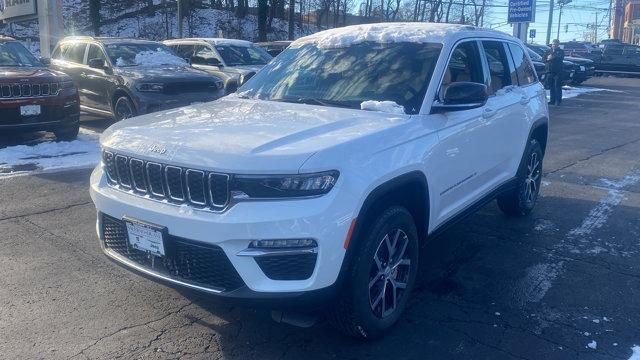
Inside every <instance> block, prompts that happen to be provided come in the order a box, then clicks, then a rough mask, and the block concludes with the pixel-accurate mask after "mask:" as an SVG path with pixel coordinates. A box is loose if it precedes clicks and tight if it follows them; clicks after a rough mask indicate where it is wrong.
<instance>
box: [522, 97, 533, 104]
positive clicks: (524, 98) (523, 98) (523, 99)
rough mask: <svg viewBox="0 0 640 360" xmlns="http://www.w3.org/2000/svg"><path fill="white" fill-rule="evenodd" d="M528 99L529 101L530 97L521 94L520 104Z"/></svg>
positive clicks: (526, 102) (527, 101)
mask: <svg viewBox="0 0 640 360" xmlns="http://www.w3.org/2000/svg"><path fill="white" fill-rule="evenodd" d="M529 101H531V98H530V97H528V96H527V95H522V97H521V98H520V104H522V105H527V104H528V103H529Z"/></svg>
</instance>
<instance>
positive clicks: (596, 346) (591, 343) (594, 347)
mask: <svg viewBox="0 0 640 360" xmlns="http://www.w3.org/2000/svg"><path fill="white" fill-rule="evenodd" d="M586 347H589V348H591V349H597V348H598V343H597V342H596V341H595V340H592V341H591V342H590V343H588V344H587V346H586Z"/></svg>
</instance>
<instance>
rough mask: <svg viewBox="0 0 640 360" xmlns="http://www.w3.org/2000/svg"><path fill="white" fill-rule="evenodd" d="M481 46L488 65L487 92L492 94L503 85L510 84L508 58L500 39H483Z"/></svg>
mask: <svg viewBox="0 0 640 360" xmlns="http://www.w3.org/2000/svg"><path fill="white" fill-rule="evenodd" d="M482 47H483V48H484V53H485V56H486V58H487V64H488V65H489V75H490V76H491V80H490V82H489V94H494V93H495V92H496V91H498V90H500V89H502V88H503V87H506V86H509V85H511V70H510V69H509V58H508V57H507V54H506V52H505V48H504V46H503V45H502V42H500V41H483V42H482Z"/></svg>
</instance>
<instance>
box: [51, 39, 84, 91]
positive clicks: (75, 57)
mask: <svg viewBox="0 0 640 360" xmlns="http://www.w3.org/2000/svg"><path fill="white" fill-rule="evenodd" d="M86 48H87V44H86V43H84V42H72V43H63V44H61V45H60V46H59V49H60V50H59V51H57V49H56V51H55V52H54V55H55V57H52V59H51V65H52V66H51V67H52V68H53V69H55V70H58V71H62V72H63V73H65V74H67V75H69V76H70V77H71V79H72V80H73V82H74V84H75V85H76V86H77V87H78V88H80V83H81V81H82V78H81V76H80V74H81V72H82V67H83V65H82V63H83V61H84V55H85V51H86ZM81 102H82V100H81Z"/></svg>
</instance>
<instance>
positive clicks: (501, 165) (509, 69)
mask: <svg viewBox="0 0 640 360" xmlns="http://www.w3.org/2000/svg"><path fill="white" fill-rule="evenodd" d="M482 50H483V53H484V56H483V60H484V61H485V66H486V69H487V70H488V74H489V99H488V100H487V105H486V108H485V112H484V117H485V120H486V121H487V126H490V127H491V128H492V130H491V134H490V135H489V137H490V138H492V141H491V142H490V144H489V145H488V147H487V148H486V149H485V156H487V157H488V158H489V159H491V162H492V163H491V165H489V167H490V168H489V169H488V170H487V174H486V177H487V179H486V180H487V181H488V182H489V184H488V185H487V187H489V188H493V187H496V186H498V185H500V184H501V183H503V182H505V181H507V180H509V179H510V178H512V177H514V176H515V173H516V169H517V166H518V164H519V163H520V158H521V157H522V149H521V142H522V139H523V136H526V134H522V129H523V126H524V125H525V124H526V118H525V110H526V107H527V106H528V100H529V99H530V98H531V97H532V96H534V95H533V94H529V95H528V94H527V93H526V92H525V91H524V90H523V89H521V88H520V87H519V86H518V78H517V74H516V69H515V66H514V64H513V59H512V58H511V56H510V52H509V48H508V45H507V43H506V42H504V41H497V40H483V41H482Z"/></svg>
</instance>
